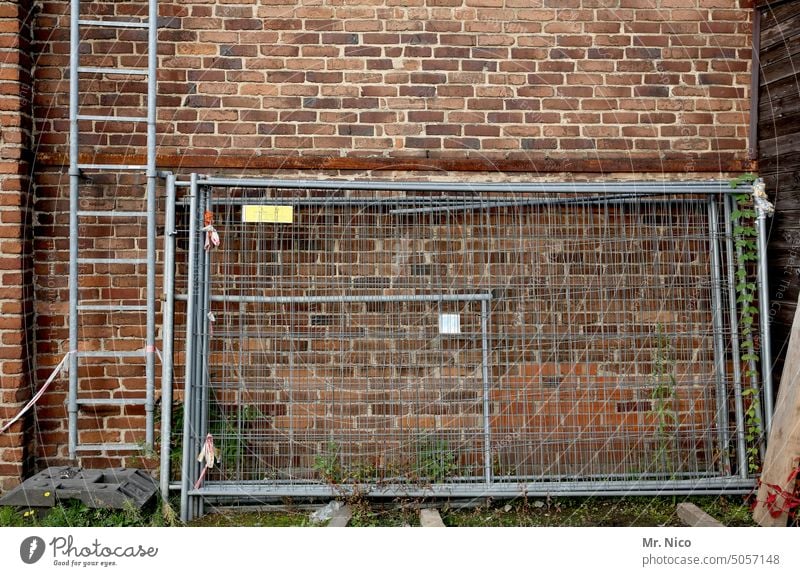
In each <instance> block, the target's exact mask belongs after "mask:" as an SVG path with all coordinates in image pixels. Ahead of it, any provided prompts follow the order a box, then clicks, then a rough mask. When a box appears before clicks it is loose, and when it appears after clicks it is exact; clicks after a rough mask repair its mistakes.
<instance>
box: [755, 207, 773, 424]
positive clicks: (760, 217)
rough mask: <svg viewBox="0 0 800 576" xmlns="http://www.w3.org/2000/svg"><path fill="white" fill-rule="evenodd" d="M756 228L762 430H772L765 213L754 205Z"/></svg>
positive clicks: (770, 347)
mask: <svg viewBox="0 0 800 576" xmlns="http://www.w3.org/2000/svg"><path fill="white" fill-rule="evenodd" d="M756 214H757V216H756V224H757V228H758V306H759V314H758V317H759V324H760V327H761V372H762V374H761V378H762V379H763V382H764V429H765V430H766V432H767V434H769V431H770V429H771V428H772V410H773V406H772V404H773V400H772V346H771V344H770V334H769V280H768V279H767V212H766V210H765V209H764V208H763V207H762V206H760V205H758V203H756Z"/></svg>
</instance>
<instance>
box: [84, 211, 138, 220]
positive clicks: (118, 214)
mask: <svg viewBox="0 0 800 576" xmlns="http://www.w3.org/2000/svg"><path fill="white" fill-rule="evenodd" d="M78 216H100V217H104V218H105V217H108V218H147V212H131V211H127V210H78Z"/></svg>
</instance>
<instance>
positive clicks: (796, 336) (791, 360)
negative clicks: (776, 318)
mask: <svg viewBox="0 0 800 576" xmlns="http://www.w3.org/2000/svg"><path fill="white" fill-rule="evenodd" d="M798 308H799V309H800V306H799V307H798ZM798 461H800V314H795V317H794V322H793V323H792V333H791V336H790V337H789V349H788V351H787V352H786V364H785V365H784V368H783V376H782V377H781V384H780V389H779V393H778V401H777V402H776V403H775V414H774V416H773V418H772V430H771V431H770V434H769V437H768V438H767V453H766V455H765V456H764V467H763V471H762V473H761V487H760V488H759V490H758V502H757V503H756V507H755V508H754V509H753V520H755V521H756V523H758V524H759V525H761V526H786V523H787V520H788V515H787V514H786V513H785V512H784V513H781V514H779V515H778V516H777V517H773V516H772V514H770V510H769V508H768V507H767V506H766V505H765V502H766V501H767V498H768V497H769V494H770V492H771V489H770V488H769V487H767V486H766V484H774V485H777V486H780V487H781V489H782V490H785V491H787V492H789V493H791V492H793V491H794V481H792V482H790V481H789V475H790V474H791V472H792V470H794V468H795V467H797V465H798ZM782 503H783V502H782V499H781V497H780V496H778V502H777V503H776V504H777V505H778V506H779V507H780V506H781V505H782Z"/></svg>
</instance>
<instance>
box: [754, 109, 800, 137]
mask: <svg viewBox="0 0 800 576" xmlns="http://www.w3.org/2000/svg"><path fill="white" fill-rule="evenodd" d="M798 132H800V102H799V103H798V104H797V108H796V109H795V110H785V111H784V112H783V113H782V115H781V117H780V122H778V121H772V122H759V124H758V140H759V142H763V141H764V140H768V139H770V138H778V137H781V136H789V135H791V134H796V133H798Z"/></svg>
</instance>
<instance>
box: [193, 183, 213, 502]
mask: <svg viewBox="0 0 800 576" xmlns="http://www.w3.org/2000/svg"><path fill="white" fill-rule="evenodd" d="M202 199H203V206H204V207H205V211H210V210H211V188H209V187H203V196H202ZM201 218H202V217H201ZM201 236H202V235H201ZM202 257H203V291H202V294H201V296H200V298H201V301H202V303H203V304H202V307H201V308H200V310H198V319H199V321H200V326H202V327H203V328H202V330H201V334H202V353H201V355H200V358H199V364H200V367H199V372H198V374H200V395H199V397H198V401H199V402H198V416H199V418H198V420H197V421H198V422H199V437H200V439H201V440H202V439H203V438H205V437H206V434H208V432H209V430H208V417H209V414H208V402H209V393H210V382H209V373H208V365H209V362H208V355H209V348H210V346H211V330H213V327H212V324H211V317H210V316H209V314H210V312H211V250H204V251H203V255H202ZM203 509H204V501H203V499H202V498H198V499H197V515H198V516H202V515H203Z"/></svg>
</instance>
